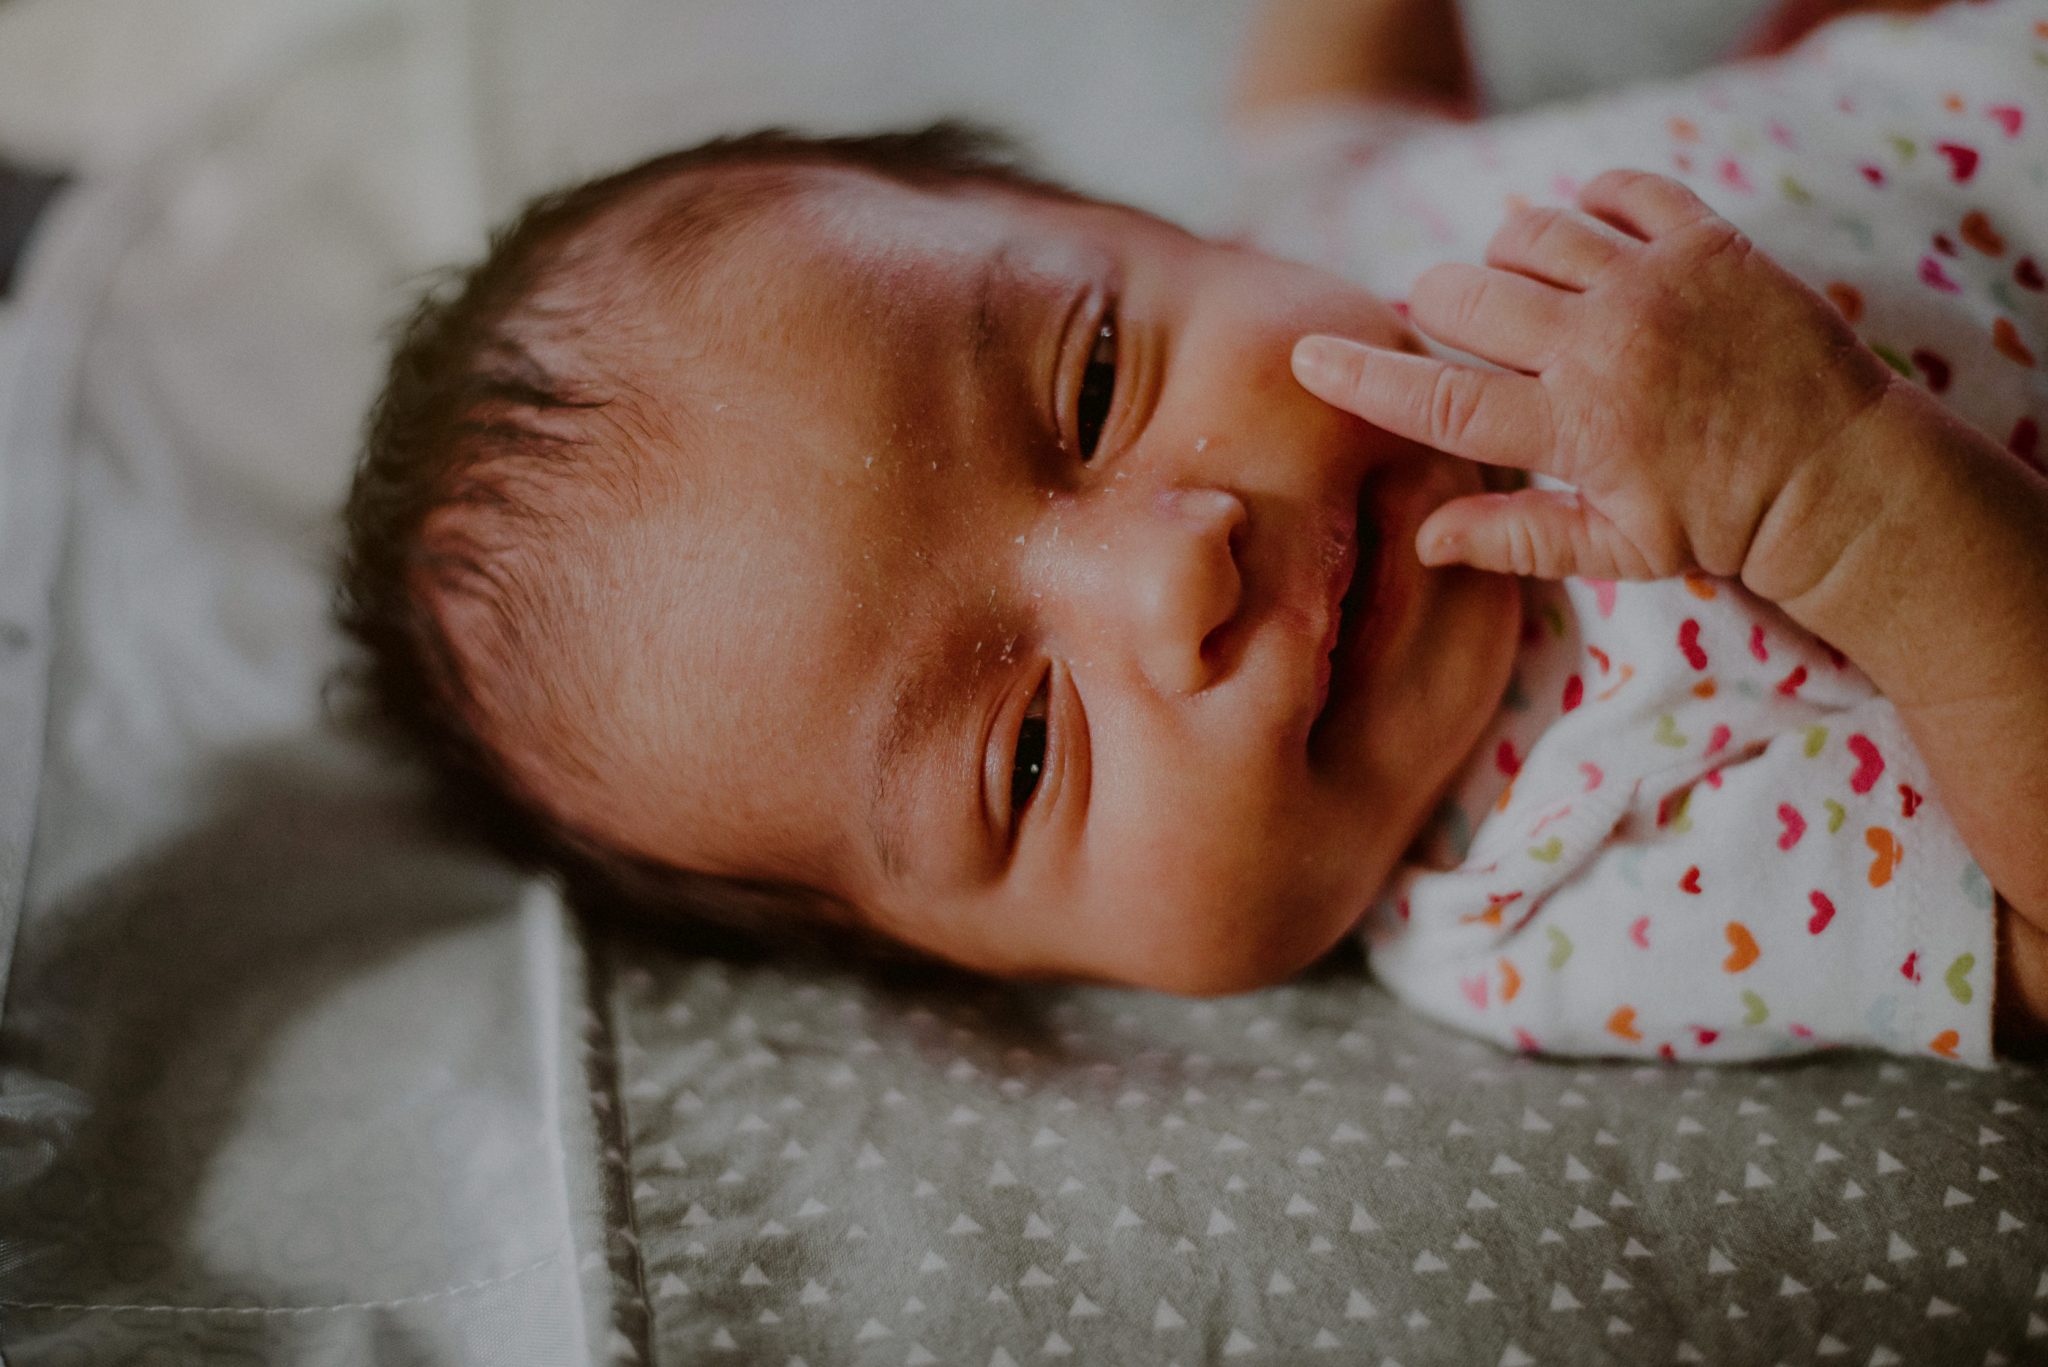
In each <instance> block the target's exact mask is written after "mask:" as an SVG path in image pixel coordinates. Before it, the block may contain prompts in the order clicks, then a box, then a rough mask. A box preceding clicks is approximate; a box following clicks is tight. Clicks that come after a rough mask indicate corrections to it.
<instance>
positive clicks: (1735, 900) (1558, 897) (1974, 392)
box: [1246, 0, 2048, 1067]
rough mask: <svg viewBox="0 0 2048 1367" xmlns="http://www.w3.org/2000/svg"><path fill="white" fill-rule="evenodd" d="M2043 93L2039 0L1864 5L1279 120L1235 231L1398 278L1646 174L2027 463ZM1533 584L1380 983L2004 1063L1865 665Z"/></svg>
mask: <svg viewBox="0 0 2048 1367" xmlns="http://www.w3.org/2000/svg"><path fill="white" fill-rule="evenodd" d="M2044 122H2048V3H2043V2H2042V0H2028V3H2010V2H2009V3H2003V4H1990V5H1962V6H1953V7H1951V8H1950V9H1948V10H1945V11H1942V12H1940V13H1939V14H1937V15H1936V16H1935V17H1933V18H1931V19H1927V20H1924V21H1919V22H1902V21H1898V20H1895V19H1890V18H1873V19H1859V20H1852V21H1847V22H1844V23H1840V24H1836V25H1834V26H1832V27H1830V28H1828V29H1826V30H1823V31H1822V32H1821V33H1820V34H1819V35H1817V36H1816V37H1815V38H1814V39H1813V40H1810V41H1809V42H1808V43H1807V44H1805V45H1803V46H1802V47H1801V48H1799V49H1798V50H1796V51H1795V52H1793V53H1792V54H1789V55H1788V56H1787V57H1786V58H1784V59H1782V60H1779V61H1774V62H1763V63H1752V64H1748V65H1745V66H1740V67H1731V68H1725V69H1722V70H1719V71H1715V72H1710V73H1705V74H1703V75H1701V76H1698V77H1694V78H1690V79H1687V80H1685V81H1681V82H1677V83H1672V84H1667V85H1661V86H1655V87H1648V88H1643V89H1639V90H1636V91H1632V92H1629V93H1627V94H1624V95H1621V96H1617V97H1610V98H1607V99H1604V100H1600V101H1596V102H1592V103H1587V104H1583V105H1578V106H1573V107H1567V108H1564V109H1558V110H1550V111H1544V112H1539V113H1536V114H1532V115H1528V116H1522V117H1517V118H1514V119H1507V120H1497V121H1493V122H1490V123H1488V124H1485V125H1480V126H1471V125H1454V124H1442V125H1438V126H1436V127H1433V128H1427V129H1422V130H1417V129H1416V128H1415V127H1414V124H1413V118H1412V115H1407V114H1404V115H1402V116H1401V118H1400V119H1398V120H1395V121H1392V122H1388V121H1382V120H1377V119H1375V118H1374V117H1373V115H1372V113H1371V112H1370V111H1354V112H1352V113H1349V114H1339V115H1324V116H1320V117H1318V118H1316V119H1313V120H1309V119H1304V120H1303V121H1302V122H1301V123H1300V125H1299V126H1297V127H1295V128H1293V129H1292V130H1284V131H1282V132H1278V133H1275V132H1272V131H1269V134H1268V137H1269V138H1270V139H1271V140H1270V141H1268V142H1267V143H1266V144H1265V146H1267V147H1268V148H1270V149H1272V150H1273V151H1274V156H1273V157H1272V158H1271V159H1270V161H1269V162H1268V163H1267V164H1266V165H1265V166H1264V167H1263V170H1262V169H1261V168H1260V167H1258V166H1254V167H1253V168H1252V170H1253V172H1254V180H1255V181H1256V182H1258V183H1259V185H1260V190H1259V193H1260V196H1261V198H1260V201H1259V202H1260V204H1261V210H1260V218H1259V220H1258V223H1257V225H1256V230H1255V232H1254V233H1252V234H1251V236H1253V238H1254V240H1256V241H1258V242H1259V243H1260V244H1261V245H1263V246H1265V247H1267V248H1268V249H1269V250H1276V251H1280V252H1283V253H1286V254H1289V255H1294V256H1298V257H1302V258H1305V259H1308V260H1311V261H1314V262H1315V263H1317V264H1320V265H1322V266H1324V267H1326V268H1329V269H1333V270H1336V271H1339V272H1341V273H1344V274H1347V275H1350V276H1352V277H1353V278H1355V279H1358V280H1359V281H1360V282H1361V283H1363V284H1365V285H1366V286H1368V287H1369V288H1372V289H1374V290H1376V291H1377V292H1379V293H1381V294H1382V295H1385V296H1387V297H1389V298H1391V299H1394V300H1397V301H1398V300H1399V299H1400V298H1401V297H1402V296H1403V295H1404V294H1405V293H1406V291H1407V289H1408V287H1409V285H1410V284H1411V283H1412V282H1413V280H1414V278H1415V277H1416V276H1417V275H1419V274H1420V273H1421V272H1422V271H1423V270H1424V269H1426V268H1427V267H1429V266H1430V265H1432V264H1435V263H1436V262H1438V261H1444V260H1466V261H1475V262H1476V261H1480V260H1482V259H1483V257H1484V252H1485V245H1486V242H1487V240H1488V238H1490V237H1491V236H1492V234H1493V232H1494V230H1495V229H1496V228H1497V227H1498V226H1499V224H1500V222H1501V220H1502V218H1503V216H1504V214H1505V212H1506V211H1507V209H1508V208H1509V207H1511V206H1512V205H1514V204H1515V203H1517V202H1530V203H1560V204H1561V203H1566V202H1568V201H1569V200H1570V198H1571V197H1572V196H1573V195H1575V194H1576V192H1577V189H1578V187H1579V185H1580V184H1582V183H1583V182H1584V181H1585V180H1587V179H1589V178H1591V177H1592V176H1593V175H1595V174H1597V173H1598V172H1600V171H1601V170H1604V169H1606V168H1608V167H1610V166H1638V167H1645V168H1648V169H1652V170H1658V171H1662V172H1664V173H1666V174H1669V175H1672V176H1675V177H1677V178H1679V179H1681V180H1683V181H1685V182H1686V183H1688V184H1689V185H1690V186H1691V187H1692V188H1693V189H1694V191H1696V192H1697V193H1698V194H1699V195H1700V196H1701V197H1702V198H1703V199H1705V200H1706V201H1707V202H1708V203H1709V204H1710V205H1712V206H1713V207H1714V208H1715V210H1716V211H1718V212H1720V213H1722V214H1723V215H1725V216H1726V217H1728V218H1729V219H1731V220H1732V221H1733V222H1735V223H1736V224H1737V225H1738V226H1740V227H1741V228H1743V229H1744V230H1745V231H1746V232H1748V233H1749V234H1750V235H1751V236H1752V237H1753V238H1754V239H1755V240H1756V241H1757V242H1758V243H1759V244H1760V245H1761V246H1762V247H1763V248H1764V249H1765V250H1766V251H1768V252H1770V253H1771V254H1772V255H1773V256H1774V257H1776V258H1777V259H1778V260H1780V261H1781V262H1783V263H1784V264H1785V265H1786V266H1787V267H1789V268H1790V269H1792V270H1793V271H1795V272H1796V273H1797V274H1799V275H1800V276H1801V277H1802V278H1803V279H1805V280H1806V281H1807V282H1808V283H1809V284H1811V285H1813V286H1814V287H1815V288H1816V289H1818V290H1821V291H1823V292H1824V293H1825V294H1826V295H1827V297H1828V298H1830V299H1831V300H1832V301H1833V302H1834V303H1835V306H1836V307H1837V308H1838V309H1839V310H1840V311H1841V312H1842V314H1843V315H1844V316H1845V317H1846V318H1847V319H1848V320H1849V321H1850V323H1851V324H1852V325H1854V326H1855V327H1856V329H1857V331H1858V332H1859V334H1860V335H1861V336H1862V337H1863V339H1864V340H1865V341H1866V342H1867V343H1868V344H1869V345H1870V346H1871V347H1872V348H1874V349H1875V350H1876V351H1877V352H1878V354H1879V355H1881V356H1883V357H1884V358H1885V360H1886V361H1887V362H1888V363H1889V364H1891V365H1892V366H1893V367H1894V368H1896V369H1898V370H1899V371H1900V372H1902V373H1903V374H1906V375H1908V376H1910V377H1912V378H1914V379H1916V380H1917V381H1919V382H1920V383H1922V384H1924V385H1925V386H1926V387H1927V388H1928V389H1929V390H1930V391H1932V392H1933V393H1935V394H1937V395H1939V396H1941V398H1942V399H1943V400H1944V401H1945V402H1946V403H1948V404H1949V405H1950V406H1952V407H1953V408H1954V409H1955V410H1956V411H1957V412H1959V413H1960V414H1961V415H1963V416H1964V417H1966V418H1967V419H1969V420H1970V421H1971V422H1973V423H1974V424H1976V425H1977V426H1978V427H1979V428H1980V429H1982V430H1983V431H1985V432H1988V433H1991V434H1993V435H1994V436H1996V437H1997V438H1998V439H2000V440H2001V441H2003V442H2004V443H2005V444H2006V446H2007V447H2008V449H2010V450H2011V451H2012V452H2013V453H2014V454H2015V455H2016V456H2018V457H2019V458H2021V459H2023V460H2026V461H2028V462H2030V463H2032V464H2034V465H2036V467H2037V468H2038V467H2040V465H2041V462H2042V460H2043V459H2044V456H2048V453H2044V452H2043V451H2042V449H2041V435H2040V434H2041V428H2042V426H2043V424H2044V422H2048V295H2044V293H2043V288H2044V287H2043V266H2044V263H2048V127H2044ZM1396 135H1398V136H1396ZM1259 146H1260V144H1258V143H1251V144H1248V145H1247V149H1246V150H1247V152H1248V154H1250V155H1253V156H1256V155H1258V151H1259ZM1261 176H1263V179H1262V180H1261V179H1260V177H1261ZM1535 483H1536V484H1537V485H1539V486H1541V487H1556V488H1563V487H1565V486H1563V485H1561V484H1558V483H1557V482H1556V481H1554V480H1549V479H1546V478H1543V477H1540V476H1539V477H1537V479H1536V480H1535ZM1524 601H1525V620H1524V624H1523V633H1522V644H1521V649H1520V652H1519V654H1518V657H1517V661H1516V667H1515V671H1514V676H1513V679H1512V681H1511V683H1510V685H1509V689H1508V692H1507V696H1506V698H1505V702H1504V705H1503V707H1502V709H1501V711H1500V713H1499V715H1498V716H1497V717H1496V718H1495V719H1494V720H1493V722H1492V724H1491V726H1490V727H1489V729H1488V731H1487V732H1486V735H1485V738H1484V739H1483V741H1482V743H1481V744H1480V745H1479V746H1478V747H1477V749H1475V751H1474V752H1473V754H1472V756H1471V758H1470V759H1469V760H1468V761H1467V763H1466V765H1465V767H1464V769H1463V770H1462V771H1461V772H1460V774H1459V775H1458V777H1457V779H1456V780H1455V782H1454V784H1453V786H1452V788H1451V790H1450V792H1449V794H1448V796H1447V797H1446V799H1445V800H1444V802H1443V803H1442V805H1441V806H1440V807H1439V809H1438V810H1437V812H1436V814H1435V815H1434V817H1433V818H1432V820H1431V822H1430V824H1429V826H1428V828H1427V829H1426V830H1425V832H1424V837H1423V839H1422V840H1421V841H1420V842H1418V846H1417V850H1416V854H1417V862H1414V863H1411V864H1407V865H1404V866H1403V867H1401V868H1399V869H1398V870H1397V871H1396V873H1395V875H1394V877H1393V878H1392V879H1391V880H1390V882H1389V885H1388V887H1387V888H1386V889H1385V891H1384V894H1383V896H1382V897H1381V899H1380V900H1379V901H1378V902H1377V903H1376V904H1375V906H1374V907H1373V909H1372V911H1371V912H1370V913H1369V915H1368V916H1367V918H1366V920H1365V922H1363V923H1362V924H1363V929H1364V933H1365V934H1366V937H1367V941H1368V944H1369V946H1370V958H1371V962H1372V966H1373V971H1374V973H1375V974H1376V975H1377V976H1378V977H1379V978H1380V979H1381V981H1383V982H1384V983H1385V984H1386V985H1387V986H1388V988H1389V989H1390V990H1391V991H1393V992H1394V993H1395V994H1396V995H1397V996H1399V997H1400V998H1401V999H1402V1000H1404V1001H1405V1002H1407V1003H1408V1004H1409V1005H1411V1006H1412V1007H1414V1008H1415V1009H1417V1010H1420V1011H1423V1012H1425V1013H1427V1014H1429V1015H1431V1016H1433V1017H1435V1018H1437V1019H1440V1020H1443V1021H1445V1022H1448V1023H1451V1024H1453V1025H1456V1026H1458V1027H1461V1028H1464V1029H1467V1030H1470V1031H1473V1032H1475V1033H1478V1034H1481V1035H1483V1036H1485V1037H1487V1038H1490V1039H1493V1040H1496V1041H1498V1042H1499V1043H1501V1044H1503V1045H1505V1046H1508V1047H1511V1048H1518V1049H1524V1050H1530V1051H1538V1052H1545V1053H1558V1054H1567V1055H1620V1056H1643V1057H1661V1058H1665V1059H1678V1060H1686V1061H1709V1062H1710V1061H1736V1060H1744V1059H1758V1058H1770V1057H1776V1056H1780V1055H1786V1054H1796V1053H1801V1052H1805V1051H1809V1050H1815V1049H1824V1048H1831V1047H1845V1046H1874V1047H1877V1048H1881V1049H1885V1050H1889V1051H1893V1052H1897V1053H1901V1054H1910V1055H1922V1056H1934V1057H1938V1058H1942V1059H1948V1060H1951V1061H1954V1062H1958V1063H1963V1064H1967V1065H1973V1066H1979V1067H1983V1066H1989V1064H1990V1063H1991V1060H1992V1012H1991V998H1992V987H1993V982H1994V972H1995V965H1994V959H1993V955H1994V952H1995V946H1994V915H1993V911H1994V903H1993V892H1992V889H1991V886H1990V884H1989V883H1988V882H1987V880H1986V878H1985V876H1984V873H1983V871H1982V870H1981V869H1980V868H1979V867H1978V866H1977V864H1976V863H1975V862H1974V861H1973V860H1972V858H1971V856H1970V853H1969V851H1968V850H1967V849H1966V848H1965V847H1964V846H1963V844H1962V842H1961V840H1960V838H1959V837H1958V836H1957V834H1956V831H1955V829H1954V827H1953V825H1952V824H1951V823H1950V821H1949V820H1948V818H1947V816H1946V815H1945V813H1944V812H1943V810H1942V807H1941V804H1940V800H1939V795H1938V794H1936V793H1935V792H1934V791H1933V788H1932V785H1931V784H1930V783H1929V782H1928V778H1927V774H1926V772H1925V770H1924V767H1923V766H1922V764H1921V761H1920V758H1919V756H1918V754H1917V753H1916V752H1915V750H1914V749H1913V747H1912V745H1911V743H1910V742H1909V740H1908V738H1907V736H1906V734H1905V732H1904V730H1903V727H1902V725H1901V723H1900V721H1899V718H1898V715H1897V712H1896V709H1894V708H1893V707H1892V706H1891V704H1890V703H1889V702H1887V701H1886V700H1885V699H1884V698H1882V697H1880V696H1878V695H1877V694H1876V693H1875V692H1874V690H1873V689H1872V687H1871V685H1870V682H1869V680H1868V679H1867V678H1865V677H1864V675H1863V674H1862V673H1861V672H1860V671H1859V670H1857V669H1856V667H1855V666H1854V664H1853V663H1851V662H1850V661H1848V660H1847V659H1845V658H1844V657H1843V656H1842V655H1841V654H1840V653H1839V652H1837V651H1835V650H1834V649H1833V648H1832V647H1830V646H1829V645H1827V644H1826V643H1825V642H1822V641H1819V640H1817V639H1816V638H1815V637H1813V636H1812V635H1811V634H1810V633H1808V632H1806V631H1804V630H1803V629H1802V628H1800V627H1799V626H1798V625H1797V624H1796V623H1794V622H1793V621H1792V620H1791V619H1790V618H1788V617H1786V616H1785V615H1784V614H1783V613H1782V612H1780V611H1779V610H1778V609H1777V608H1775V607H1774V606H1773V605H1771V604H1769V603H1767V602H1764V601H1762V600H1760V599H1757V598H1756V597H1755V596H1754V595H1751V594H1749V593H1748V592H1747V591H1746V590H1744V589H1743V588H1742V587H1741V585H1740V584H1737V583H1734V582H1731V581H1727V580H1719V579H1711V578H1708V577H1705V576H1690V577H1687V578H1684V579H1677V580H1667V581H1659V582H1655V583H1609V582H1601V581H1593V580H1585V579H1568V580H1564V581H1562V582H1558V583H1548V582H1543V581H1537V580H1529V581H1525V583H1524Z"/></svg>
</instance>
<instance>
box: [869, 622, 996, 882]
mask: <svg viewBox="0 0 2048 1367" xmlns="http://www.w3.org/2000/svg"><path fill="white" fill-rule="evenodd" d="M1001 641H1002V638H1001V637H1000V635H999V634H998V633H996V632H994V631H992V630H991V629H990V628H989V625H988V623H987V622H986V621H975V620H958V621H955V622H953V623H951V624H949V625H948V627H947V628H946V629H944V630H943V631H941V632H939V633H938V634H937V636H936V639H934V638H931V637H927V638H926V639H924V640H922V641H920V642H919V643H918V644H916V645H915V646H913V647H912V649H911V651H910V653H909V657H908V659H907V660H906V662H905V664H904V666H903V667H902V669H900V670H899V671H897V673H896V674H895V675H894V676H893V678H892V679H891V681H890V684H889V692H888V695H887V696H888V698H889V707H888V715H887V716H886V717H885V718H884V719H883V722H882V724H881V726H880V727H879V728H878V729H877V731H876V734H875V745H874V749H873V751H872V753H871V754H870V756H869V761H868V765H869V767H868V773H869V783H868V791H869V792H870V794H871V795H872V800H871V801H870V803H869V805H868V829H869V835H870V838H871V840H872V842H873V844H874V851H875V858H876V859H877V860H878V861H879V862H880V864H881V866H882V871H883V873H884V874H885V875H886V876H887V877H888V878H890V879H892V880H896V879H900V878H902V876H903V875H904V874H905V873H906V872H907V871H908V870H909V868H910V865H911V858H910V841H909V836H910V835H911V834H912V832H911V831H910V829H909V827H910V821H909V810H908V807H909V804H908V802H907V800H906V799H907V798H908V797H909V795H910V792H911V787H912V781H913V780H914V779H915V778H916V777H917V776H918V775H919V774H920V773H922V772H924V770H923V769H922V768H921V767H920V766H919V765H917V763H916V762H915V761H916V750H917V746H918V742H919V741H920V740H923V739H925V738H927V737H929V736H932V735H934V734H936V733H938V732H939V729H940V728H941V727H942V726H945V725H949V724H952V723H953V722H954V720H955V719H956V718H957V717H958V715H959V714H960V713H961V712H962V711H963V710H964V709H965V706H966V704H967V702H968V700H969V699H970V698H971V697H972V696H973V684H974V682H975V681H976V680H977V679H979V678H980V677H981V674H982V671H983V670H984V669H986V668H987V667H988V666H990V665H992V664H994V663H995V662H996V660H997V659H998V658H1000V657H1001V655H1002V651H1003V647H1002V644H1001ZM941 781H942V782H943V781H945V779H944V778H942V779H941Z"/></svg>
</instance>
